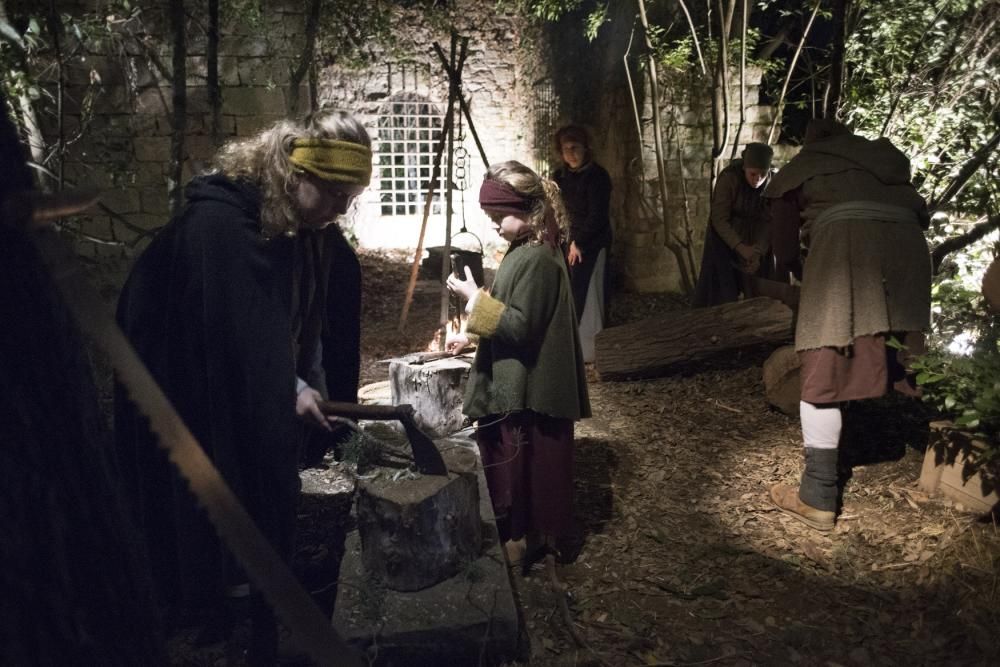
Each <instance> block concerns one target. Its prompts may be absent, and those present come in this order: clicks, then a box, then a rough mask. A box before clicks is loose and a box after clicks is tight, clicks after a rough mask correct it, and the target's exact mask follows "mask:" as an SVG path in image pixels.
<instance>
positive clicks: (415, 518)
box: [357, 448, 482, 591]
mask: <svg viewBox="0 0 1000 667" xmlns="http://www.w3.org/2000/svg"><path fill="white" fill-rule="evenodd" d="M442 455H443V456H444V459H445V463H446V464H447V465H448V470H449V474H448V475H447V477H445V476H440V475H421V476H419V477H416V478H410V477H407V476H405V475H404V476H402V477H400V478H399V479H396V480H393V479H392V475H389V474H385V473H383V474H381V475H379V476H378V477H377V478H376V479H374V480H371V481H366V482H364V483H362V484H361V485H360V487H359V489H358V505H357V513H358V532H359V533H360V536H361V558H362V561H363V563H364V565H365V569H366V570H367V571H368V572H369V573H371V574H372V575H374V576H375V577H377V578H378V579H380V580H381V581H382V582H383V583H384V584H385V585H386V587H388V588H390V589H392V590H396V591H418V590H421V589H423V588H427V587H428V586H433V585H434V584H437V583H439V582H442V581H444V580H445V579H448V578H449V577H452V576H454V575H456V574H458V573H459V572H461V571H462V569H463V568H465V567H466V566H467V565H468V564H469V563H471V562H472V561H473V560H475V559H476V557H478V555H479V551H480V547H481V542H482V523H481V521H480V518H479V485H478V481H477V479H476V472H475V470H476V465H477V460H478V459H477V457H476V455H475V453H474V452H472V451H469V450H466V449H462V448H453V449H450V450H446V451H445V452H442Z"/></svg>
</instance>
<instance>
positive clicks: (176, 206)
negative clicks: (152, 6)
mask: <svg viewBox="0 0 1000 667" xmlns="http://www.w3.org/2000/svg"><path fill="white" fill-rule="evenodd" d="M169 9H170V30H171V31H172V32H173V41H174V58H173V68H172V69H173V121H172V127H171V130H172V131H171V135H170V178H169V181H168V183H167V200H168V201H169V202H170V215H171V216H174V215H176V214H177V213H179V212H180V210H181V204H183V197H184V188H183V184H182V183H181V179H182V178H183V174H184V136H185V134H186V131H187V64H186V59H187V32H186V31H185V25H184V24H185V15H184V0H170V6H169Z"/></svg>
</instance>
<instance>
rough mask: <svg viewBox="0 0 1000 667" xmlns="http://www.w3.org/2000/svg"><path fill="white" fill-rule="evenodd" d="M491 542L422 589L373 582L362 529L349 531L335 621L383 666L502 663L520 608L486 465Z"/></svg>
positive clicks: (449, 442) (446, 441) (513, 640)
mask: <svg viewBox="0 0 1000 667" xmlns="http://www.w3.org/2000/svg"><path fill="white" fill-rule="evenodd" d="M435 444H437V445H438V447H439V448H440V449H442V450H444V449H446V448H449V447H463V448H468V449H469V450H470V451H473V452H476V453H477V456H478V451H477V448H476V446H475V443H474V442H473V441H472V439H471V438H467V437H451V438H442V439H439V440H436V441H435ZM477 477H478V481H479V487H480V488H479V490H480V494H479V496H480V501H479V506H480V517H481V519H482V522H483V548H482V551H481V553H480V556H479V558H477V559H476V560H475V561H473V562H472V564H471V565H470V566H469V567H468V568H467V569H466V570H465V571H464V572H462V573H460V574H458V575H456V576H455V577H452V578H451V579H448V580H446V581H443V582H441V583H439V584H436V585H434V586H431V587H430V588H426V589H424V590H421V591H415V592H406V593H403V592H398V591H392V590H386V589H385V588H383V587H380V586H378V585H377V583H374V582H372V581H371V579H370V577H368V576H367V575H366V573H365V571H364V568H363V566H362V560H361V540H360V538H359V536H358V533H357V531H351V532H350V533H348V535H347V540H346V544H345V553H344V559H343V562H342V563H341V568H340V580H339V584H338V586H337V589H338V590H337V602H336V607H335V609H336V611H335V612H334V616H333V625H334V627H336V629H337V632H338V633H340V635H341V636H342V637H344V638H345V639H346V640H347V641H348V642H350V643H352V644H354V645H355V646H358V647H359V648H361V649H362V650H365V651H367V652H368V655H369V657H370V658H373V663H372V664H375V665H406V666H407V667H411V666H413V667H419V666H421V665H435V666H436V665H468V664H473V665H478V664H484V665H499V664H501V663H503V662H509V661H513V660H514V658H515V655H516V651H517V636H518V620H517V618H518V617H517V608H516V606H515V603H514V595H513V591H512V589H511V584H510V578H509V574H508V572H507V566H506V561H505V560H504V555H503V553H502V552H501V547H500V544H499V537H498V535H497V531H496V521H495V518H494V516H493V508H492V506H491V503H490V495H489V491H488V490H487V487H486V478H485V476H484V475H483V471H482V466H481V465H479V466H477Z"/></svg>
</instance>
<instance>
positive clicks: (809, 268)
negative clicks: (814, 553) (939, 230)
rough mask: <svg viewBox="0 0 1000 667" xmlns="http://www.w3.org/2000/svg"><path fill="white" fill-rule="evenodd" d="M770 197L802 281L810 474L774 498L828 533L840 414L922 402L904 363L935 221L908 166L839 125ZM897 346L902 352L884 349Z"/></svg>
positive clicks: (805, 153)
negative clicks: (898, 396)
mask: <svg viewBox="0 0 1000 667" xmlns="http://www.w3.org/2000/svg"><path fill="white" fill-rule="evenodd" d="M764 196H765V197H766V198H768V199H769V200H770V202H771V217H772V239H773V244H774V246H773V247H774V254H775V258H776V260H777V262H778V264H779V266H782V265H784V266H787V267H789V268H790V270H791V271H792V272H793V273H794V274H795V275H796V276H799V277H801V279H802V296H801V299H800V303H799V314H798V322H797V325H796V330H795V349H796V350H797V351H798V353H799V359H800V361H801V363H802V369H801V378H802V397H801V401H800V403H799V409H800V418H801V421H802V439H803V442H804V444H805V471H804V472H803V474H802V482H801V484H800V486H799V488H798V489H795V488H792V487H789V486H785V485H783V484H778V485H776V486H774V487H772V488H771V500H772V501H773V502H774V503H775V504H776V505H777V506H778V507H779V508H780V509H781V510H782V511H784V512H786V513H787V514H789V515H791V516H793V517H794V518H796V519H798V520H800V521H802V522H803V523H805V524H806V525H808V526H811V527H812V528H815V529H817V530H824V531H826V530H831V529H832V528H833V526H834V518H835V514H836V509H837V496H838V488H837V459H838V446H839V442H840V433H841V428H842V417H841V411H840V404H841V403H842V402H843V401H856V400H861V399H866V398H876V397H878V396H882V395H883V394H885V393H886V392H887V391H889V390H890V389H891V388H896V389H897V390H899V391H901V392H903V393H906V394H910V395H913V394H915V391H914V387H913V385H912V383H911V381H910V378H908V377H907V374H906V368H905V364H906V361H907V358H908V356H911V355H913V354H917V353H919V352H920V351H921V350H922V348H923V334H922V331H923V330H924V329H926V328H927V327H928V326H930V301H931V291H930V289H931V262H930V254H929V252H928V249H927V242H926V241H925V240H924V235H923V230H924V229H926V228H927V225H928V223H929V216H928V213H927V206H926V204H925V202H924V199H923V197H921V196H920V195H919V194H918V193H917V191H916V189H915V188H914V187H913V185H912V183H911V182H910V161H909V160H908V159H907V158H906V156H905V155H903V154H902V153H900V152H899V150H897V149H896V147H895V146H893V145H892V144H891V143H890V142H889V140H888V139H885V138H880V139H876V140H875V141H869V140H868V139H865V138H863V137H859V136H857V135H854V134H851V132H850V130H848V129H847V127H846V126H844V125H842V124H841V123H838V122H835V121H831V120H814V121H812V122H811V123H810V125H809V127H808V128H807V130H806V140H805V142H804V145H803V147H802V151H801V152H800V153H799V154H798V155H797V156H795V158H793V159H792V160H791V161H790V162H789V163H788V165H787V166H786V167H785V168H784V169H782V170H781V171H780V172H779V173H778V174H777V176H775V177H774V179H773V180H772V181H771V184H770V185H769V186H768V188H767V190H766V191H765V192H764ZM800 242H801V245H802V246H803V247H804V248H805V251H807V252H808V255H807V256H806V257H805V262H804V264H803V263H802V261H801V253H800ZM891 337H895V338H896V339H898V340H899V341H902V342H903V343H904V344H905V345H906V349H905V350H904V351H898V350H896V349H894V348H893V347H891V346H889V345H887V341H888V340H889V339H890V338H891Z"/></svg>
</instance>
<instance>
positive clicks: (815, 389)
mask: <svg viewBox="0 0 1000 667" xmlns="http://www.w3.org/2000/svg"><path fill="white" fill-rule="evenodd" d="M889 335H893V334H889ZM894 336H895V338H896V339H897V340H899V341H900V342H902V343H903V344H904V345H905V346H906V349H905V350H897V349H895V348H893V347H890V346H888V345H886V340H887V335H886V334H878V335H874V336H859V337H857V338H855V339H854V343H853V344H852V345H850V346H849V347H845V348H839V347H821V348H819V349H816V350H805V351H802V352H799V361H800V362H801V365H802V368H801V377H802V393H801V398H802V400H803V401H806V402H807V403H820V404H822V403H839V402H841V401H860V400H862V399H866V398H878V397H879V396H883V395H885V394H886V393H888V391H889V390H890V389H895V390H896V391H898V392H900V393H902V394H906V395H908V396H919V395H920V391H919V390H918V389H917V387H916V385H915V384H914V383H913V380H912V378H911V377H910V376H909V374H908V372H907V367H908V364H909V360H910V358H912V357H914V356H916V355H918V354H922V353H923V351H924V335H923V334H922V333H920V332H907V333H898V334H894Z"/></svg>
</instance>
